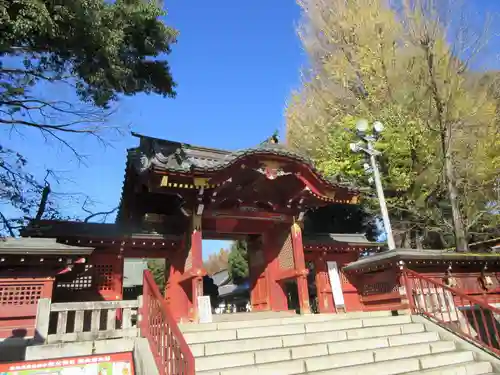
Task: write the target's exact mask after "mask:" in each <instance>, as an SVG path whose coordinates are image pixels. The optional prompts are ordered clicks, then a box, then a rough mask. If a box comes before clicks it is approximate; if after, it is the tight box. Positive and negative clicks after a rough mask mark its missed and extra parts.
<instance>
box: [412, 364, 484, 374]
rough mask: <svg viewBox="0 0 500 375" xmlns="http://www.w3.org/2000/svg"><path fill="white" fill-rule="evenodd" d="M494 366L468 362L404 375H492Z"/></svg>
mask: <svg viewBox="0 0 500 375" xmlns="http://www.w3.org/2000/svg"><path fill="white" fill-rule="evenodd" d="M492 371H493V366H492V365H491V363H489V362H466V363H460V364H458V365H451V366H443V367H438V368H435V369H432V370H426V371H414V372H407V373H405V374H404V375H420V374H422V375H490V374H493V372H492Z"/></svg>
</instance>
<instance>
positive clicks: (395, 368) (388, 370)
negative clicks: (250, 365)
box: [221, 351, 474, 375]
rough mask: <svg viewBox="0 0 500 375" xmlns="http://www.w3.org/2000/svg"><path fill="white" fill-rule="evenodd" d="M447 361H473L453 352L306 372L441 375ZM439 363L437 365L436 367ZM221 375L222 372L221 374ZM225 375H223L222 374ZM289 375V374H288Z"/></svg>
mask: <svg viewBox="0 0 500 375" xmlns="http://www.w3.org/2000/svg"><path fill="white" fill-rule="evenodd" d="M443 361H448V365H450V364H451V365H458V364H460V365H463V364H465V363H471V362H473V361H474V355H473V353H472V352H467V351H465V352H458V351H453V352H449V353H437V354H436V353H434V354H430V355H425V356H420V357H413V358H402V359H395V360H391V361H384V362H379V363H369V364H364V365H358V366H352V367H343V368H337V369H329V370H324V371H316V372H307V374H310V375H368V374H370V375H371V374H377V375H400V374H407V373H415V374H423V373H425V370H427V369H429V368H432V369H433V371H436V372H434V374H441V372H439V371H440V369H439V368H438V367H439V366H443V365H442V364H441V363H442V362H443ZM438 363H439V365H438ZM221 374H222V372H221ZM224 375H225V374H224ZM269 375H271V373H269ZM290 375H291V374H290Z"/></svg>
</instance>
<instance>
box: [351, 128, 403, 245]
mask: <svg viewBox="0 0 500 375" xmlns="http://www.w3.org/2000/svg"><path fill="white" fill-rule="evenodd" d="M368 130H369V124H368V121H367V120H364V119H362V120H359V121H358V122H357V123H356V135H357V136H358V138H359V139H360V140H361V141H360V142H357V143H351V144H350V145H349V147H350V149H351V151H352V152H364V153H365V154H367V155H368V156H369V157H370V164H371V165H369V164H367V163H365V165H364V168H365V170H366V171H369V169H371V171H372V172H373V180H374V182H375V188H376V190H377V196H378V201H379V203H380V211H381V213H382V220H383V223H384V229H385V233H386V235H387V246H388V247H389V250H393V249H395V248H396V245H395V243H394V237H393V235H392V228H391V222H390V220H389V212H388V211H387V204H386V202H385V196H384V189H383V188H382V180H381V179H380V171H379V169H378V165H377V159H376V156H379V155H381V153H380V151H377V150H376V149H375V147H374V145H373V143H374V142H375V141H376V140H377V138H378V137H379V136H380V134H381V133H382V131H383V130H384V126H383V125H382V123H381V122H380V121H375V122H374V123H373V131H372V133H371V134H368V133H367V132H368Z"/></svg>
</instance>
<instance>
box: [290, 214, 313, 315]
mask: <svg viewBox="0 0 500 375" xmlns="http://www.w3.org/2000/svg"><path fill="white" fill-rule="evenodd" d="M291 234H292V244H293V256H294V258H295V269H296V270H297V271H298V276H297V289H298V294H299V305H300V313H301V314H310V313H311V307H310V305H309V290H308V288H307V274H308V270H307V267H306V261H305V258H304V246H303V244H302V230H301V229H300V226H299V225H298V224H297V223H294V224H293V225H292V228H291Z"/></svg>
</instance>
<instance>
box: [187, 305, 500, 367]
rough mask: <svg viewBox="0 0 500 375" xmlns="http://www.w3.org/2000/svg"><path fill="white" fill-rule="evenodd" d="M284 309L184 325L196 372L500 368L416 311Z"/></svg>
mask: <svg viewBox="0 0 500 375" xmlns="http://www.w3.org/2000/svg"><path fill="white" fill-rule="evenodd" d="M259 314H260V315H259ZM276 314H277V313H267V315H266V313H254V314H247V316H246V318H244V319H242V316H241V315H240V316H238V315H239V314H234V315H235V318H234V319H233V320H231V319H229V318H226V319H225V320H226V321H223V322H217V323H210V324H184V325H181V326H180V328H181V330H182V331H183V333H184V336H185V338H186V341H187V342H188V344H189V345H190V347H191V350H192V352H193V355H194V356H195V358H196V374H198V375H240V374H241V375H251V374H259V375H295V374H311V375H336V374H342V375H354V374H356V375H357V374H362V375H390V374H429V375H430V374H443V375H447V374H449V375H451V374H456V375H479V374H493V373H496V372H495V371H494V370H493V368H494V367H493V366H492V363H491V362H489V361H486V360H484V357H483V356H482V355H481V356H480V357H481V358H482V359H479V357H478V354H477V353H476V352H475V351H474V350H467V349H464V348H463V347H462V348H461V349H459V346H458V345H457V343H456V342H455V341H445V340H443V339H442V338H441V337H440V334H439V333H438V332H437V331H430V330H429V327H428V325H425V324H423V323H417V322H414V321H413V319H412V317H411V316H410V315H408V314H400V315H397V316H393V315H392V314H391V313H390V312H370V313H366V312H365V313H348V314H330V315H327V314H319V315H306V316H298V315H292V314H289V313H282V314H278V315H276ZM229 316H230V315H229V314H228V315H227V317H229ZM488 358H489V356H488ZM491 358H493V357H491ZM493 360H494V359H493ZM495 368H498V367H495Z"/></svg>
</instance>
